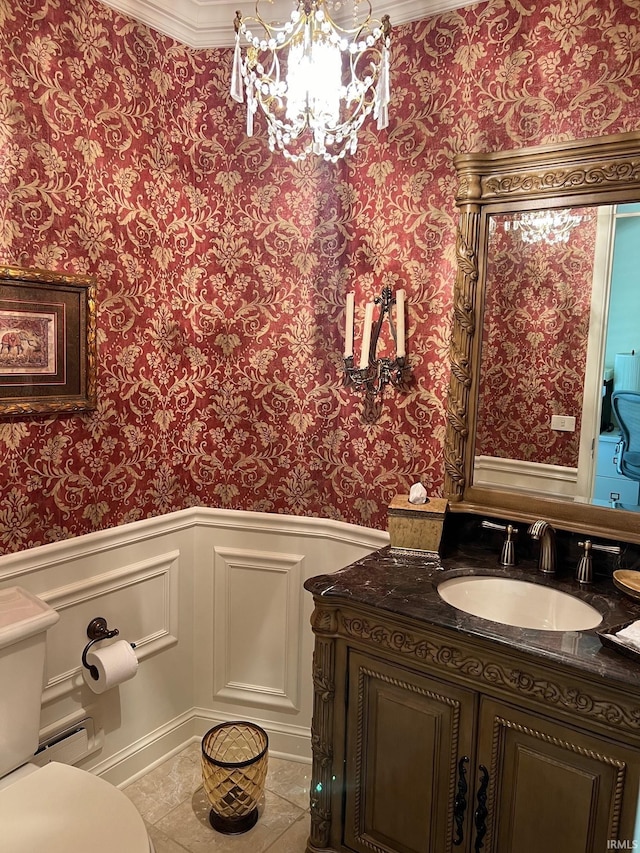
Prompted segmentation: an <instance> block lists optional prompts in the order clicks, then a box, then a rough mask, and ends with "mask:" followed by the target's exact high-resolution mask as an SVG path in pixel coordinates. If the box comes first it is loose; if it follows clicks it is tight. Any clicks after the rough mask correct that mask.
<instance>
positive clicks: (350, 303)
mask: <svg viewBox="0 0 640 853" xmlns="http://www.w3.org/2000/svg"><path fill="white" fill-rule="evenodd" d="M354 304H355V293H347V322H346V325H345V331H344V357H345V358H351V356H352V355H353V311H354Z"/></svg>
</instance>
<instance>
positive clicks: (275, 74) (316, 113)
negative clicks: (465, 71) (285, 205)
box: [231, 0, 391, 163]
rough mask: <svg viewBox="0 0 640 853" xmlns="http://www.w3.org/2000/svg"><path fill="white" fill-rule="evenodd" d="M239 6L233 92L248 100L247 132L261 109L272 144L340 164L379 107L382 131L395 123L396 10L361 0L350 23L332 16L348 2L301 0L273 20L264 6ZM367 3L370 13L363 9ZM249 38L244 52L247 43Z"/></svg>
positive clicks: (297, 155)
mask: <svg viewBox="0 0 640 853" xmlns="http://www.w3.org/2000/svg"><path fill="white" fill-rule="evenodd" d="M259 7H260V0H257V3H256V11H255V16H254V17H250V18H249V17H247V18H243V17H242V15H241V13H240V12H239V11H237V12H236V17H235V21H234V27H235V31H236V46H235V52H234V56H233V68H232V74H231V97H232V98H233V99H234V100H235V101H237V102H238V103H243V102H244V100H245V98H246V102H247V136H253V124H254V116H255V113H256V112H257V110H258V108H260V109H261V110H262V112H263V113H264V115H265V118H266V120H267V129H268V133H269V148H270V150H271V151H276V150H279V151H281V152H282V153H283V154H284V156H285V157H287V158H289V159H290V160H292V161H294V162H295V161H297V160H304V159H305V158H306V157H307V156H308V155H309V154H311V153H313V154H317V155H319V156H320V157H323V158H324V159H325V160H329V161H330V162H332V163H336V162H337V161H338V160H339V159H341V158H342V157H344V156H345V155H346V154H347V153H348V152H349V153H351V154H353V153H354V152H355V150H356V147H357V144H358V131H359V130H360V128H361V127H362V124H363V123H364V120H365V119H366V118H367V116H368V115H369V114H370V113H372V112H373V117H374V119H376V120H377V127H378V130H382V129H384V128H386V127H387V126H388V124H389V100H390V80H389V52H390V45H391V24H390V21H389V16H388V15H384V16H383V18H382V20H380V21H378V20H375V19H374V18H372V16H371V11H372V10H371V3H370V2H368V0H354V7H353V16H352V22H353V26H352V27H350V28H347V27H343V26H340V25H339V24H337V23H336V22H335V21H334V20H333V19H332V17H331V14H330V11H329V7H331V8H334V9H339V8H341V7H345V8H346V4H345V3H343V2H338V1H337V0H334V2H330V0H298V3H297V6H296V8H295V9H294V10H293V11H292V12H291V17H290V19H289V20H288V21H287V22H286V23H284V24H282V23H267V22H266V21H265V20H263V18H262V16H261V15H260V12H259ZM363 9H366V14H365V15H364V16H362V15H361V14H360V13H361V11H362V10H363ZM242 43H244V44H245V45H246V49H245V51H244V54H243V51H242V48H241V44H242Z"/></svg>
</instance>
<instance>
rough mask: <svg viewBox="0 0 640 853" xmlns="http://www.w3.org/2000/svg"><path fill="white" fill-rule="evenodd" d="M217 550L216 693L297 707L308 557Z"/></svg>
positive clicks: (250, 701) (264, 704) (273, 705)
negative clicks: (305, 565)
mask: <svg viewBox="0 0 640 853" xmlns="http://www.w3.org/2000/svg"><path fill="white" fill-rule="evenodd" d="M214 554H215V557H214V574H215V578H214V601H213V650H214V654H213V666H214V672H213V690H214V696H216V697H217V698H219V699H229V700H233V701H236V702H242V703H244V704H250V705H255V706H258V707H264V708H279V709H281V710H291V711H295V710H298V707H299V670H300V642H301V638H300V632H301V592H302V581H303V562H304V557H303V556H302V555H300V554H281V553H273V552H269V551H249V550H243V549H241V548H215V549H214Z"/></svg>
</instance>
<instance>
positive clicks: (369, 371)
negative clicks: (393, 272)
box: [344, 287, 409, 420]
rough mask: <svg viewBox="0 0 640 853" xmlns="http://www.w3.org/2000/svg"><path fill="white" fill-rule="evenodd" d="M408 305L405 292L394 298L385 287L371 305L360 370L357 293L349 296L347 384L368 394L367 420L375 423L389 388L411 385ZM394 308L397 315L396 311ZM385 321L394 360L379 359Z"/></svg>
mask: <svg viewBox="0 0 640 853" xmlns="http://www.w3.org/2000/svg"><path fill="white" fill-rule="evenodd" d="M405 303H406V295H405V292H404V290H398V291H396V295H395V296H393V295H392V293H391V288H390V287H383V288H382V295H381V296H376V298H375V299H374V300H373V302H368V303H367V305H366V307H365V312H364V325H363V330H362V345H361V348H360V361H359V362H358V366H357V367H356V363H355V359H354V314H355V294H353V293H348V294H347V305H346V328H345V339H344V370H345V385H347V386H353V387H354V388H355V389H356V390H357V391H364V393H365V415H366V417H367V420H373V419H375V418H376V417H377V416H378V415H379V413H380V408H381V401H382V395H383V392H384V389H385V386H387V385H393V386H394V387H396V388H402V387H404V386H406V383H407V374H408V372H409V366H408V364H407V358H406V356H407V351H406V336H405ZM376 306H378V316H377V317H376V318H375V320H374V312H375V308H376ZM394 306H395V312H393V310H392V309H393V307H394ZM394 313H395V322H394V318H393V314H394ZM385 318H386V320H387V323H388V325H389V329H390V332H391V338H392V340H393V343H394V347H395V357H394V358H391V357H388V356H382V357H380V358H379V357H378V345H379V343H380V333H381V331H382V327H383V324H384V321H385Z"/></svg>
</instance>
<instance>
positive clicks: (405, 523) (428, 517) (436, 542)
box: [387, 495, 447, 553]
mask: <svg viewBox="0 0 640 853" xmlns="http://www.w3.org/2000/svg"><path fill="white" fill-rule="evenodd" d="M446 511H447V501H446V499H445V498H429V499H428V501H427V502H426V503H423V504H412V503H409V498H408V495H396V496H395V497H394V498H393V500H392V501H391V503H390V504H389V507H388V510H387V524H388V530H389V536H390V538H391V547H392V548H402V549H405V550H408V551H430V552H432V553H434V552H437V551H438V549H439V548H440V540H441V538H442V529H443V526H444V517H445V513H446Z"/></svg>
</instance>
